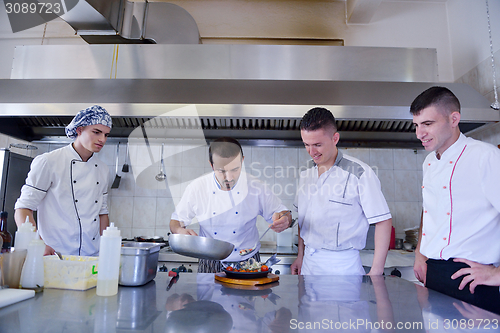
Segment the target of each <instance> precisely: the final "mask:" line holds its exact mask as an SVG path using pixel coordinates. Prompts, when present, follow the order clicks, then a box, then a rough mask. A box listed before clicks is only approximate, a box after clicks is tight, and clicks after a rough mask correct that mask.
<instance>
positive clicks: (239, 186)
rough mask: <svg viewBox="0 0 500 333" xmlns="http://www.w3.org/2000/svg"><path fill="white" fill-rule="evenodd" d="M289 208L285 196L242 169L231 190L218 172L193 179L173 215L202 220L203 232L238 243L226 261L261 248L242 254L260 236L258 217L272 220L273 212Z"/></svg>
mask: <svg viewBox="0 0 500 333" xmlns="http://www.w3.org/2000/svg"><path fill="white" fill-rule="evenodd" d="M284 210H287V208H286V206H284V205H283V204H282V203H281V200H280V199H279V198H278V197H277V196H275V195H274V194H273V193H272V191H271V190H270V189H269V188H268V187H267V186H266V185H265V184H264V183H263V182H261V181H260V180H258V179H257V178H255V177H253V176H251V175H249V174H247V173H245V172H244V171H243V172H242V173H241V175H240V178H239V179H238V182H237V183H236V185H235V186H234V187H233V188H232V189H231V190H230V191H223V190H222V189H221V188H220V186H219V184H218V182H217V180H216V179H215V175H214V173H213V172H212V173H209V174H206V175H204V176H201V177H200V178H197V179H195V180H194V181H193V182H192V183H190V184H189V185H188V186H187V187H186V190H185V192H184V194H183V196H182V198H181V200H180V201H179V203H178V204H177V206H176V207H175V212H174V213H173V214H172V219H173V220H177V221H180V222H182V223H184V225H189V224H190V223H191V222H192V219H193V218H195V217H196V218H197V219H198V222H199V223H200V236H204V237H210V238H214V239H219V240H223V241H226V242H230V243H232V244H234V250H233V253H232V254H231V255H229V256H228V257H227V258H226V259H225V261H242V260H246V259H247V258H249V257H251V256H253V255H254V254H255V252H256V251H258V250H259V249H260V244H258V245H257V248H256V249H255V251H253V252H251V253H249V254H247V255H246V256H240V255H239V251H240V250H242V249H248V248H251V247H253V246H254V245H255V243H256V242H257V241H258V240H259V232H258V230H257V226H256V219H257V216H258V215H261V216H262V217H263V218H264V219H265V220H266V221H267V222H268V223H272V216H273V213H276V212H281V211H284Z"/></svg>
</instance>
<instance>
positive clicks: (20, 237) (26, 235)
mask: <svg viewBox="0 0 500 333" xmlns="http://www.w3.org/2000/svg"><path fill="white" fill-rule="evenodd" d="M35 237H36V231H35V226H34V225H33V224H31V222H30V218H29V217H28V216H26V221H25V222H24V223H23V224H21V225H20V226H19V228H18V229H17V231H16V238H15V239H14V247H15V249H16V250H27V249H28V246H29V244H30V242H31V241H32V240H33V239H35Z"/></svg>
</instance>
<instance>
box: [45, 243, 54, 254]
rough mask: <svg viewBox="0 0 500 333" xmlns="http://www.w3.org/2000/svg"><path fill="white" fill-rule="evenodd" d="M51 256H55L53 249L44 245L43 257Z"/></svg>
mask: <svg viewBox="0 0 500 333" xmlns="http://www.w3.org/2000/svg"><path fill="white" fill-rule="evenodd" d="M53 254H56V251H54V249H53V248H51V247H50V246H48V245H45V252H44V253H43V255H44V256H51V255H53Z"/></svg>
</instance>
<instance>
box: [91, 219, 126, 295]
mask: <svg viewBox="0 0 500 333" xmlns="http://www.w3.org/2000/svg"><path fill="white" fill-rule="evenodd" d="M121 248H122V239H121V237H120V230H118V228H117V227H115V224H114V223H111V225H110V226H109V227H107V228H106V230H104V231H103V232H102V237H101V243H100V247H99V268H98V272H97V290H96V294H97V296H113V295H116V294H117V293H118V276H119V274H120V255H121Z"/></svg>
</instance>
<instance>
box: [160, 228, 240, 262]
mask: <svg viewBox="0 0 500 333" xmlns="http://www.w3.org/2000/svg"><path fill="white" fill-rule="evenodd" d="M168 242H169V244H170V247H171V248H172V250H173V251H174V252H176V253H178V254H182V255H185V256H188V257H195V258H200V259H210V260H222V259H225V258H227V257H228V256H229V255H230V254H231V252H232V251H233V249H234V245H233V244H231V243H228V242H225V241H221V240H218V239H213V238H208V237H200V236H191V235H182V234H172V235H170V236H169V238H168Z"/></svg>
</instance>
